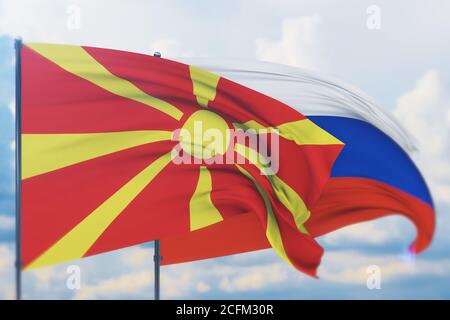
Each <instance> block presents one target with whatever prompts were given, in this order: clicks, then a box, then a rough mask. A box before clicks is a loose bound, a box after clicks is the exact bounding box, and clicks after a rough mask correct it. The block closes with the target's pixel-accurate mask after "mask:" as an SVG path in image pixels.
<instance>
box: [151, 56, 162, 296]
mask: <svg viewBox="0 0 450 320" xmlns="http://www.w3.org/2000/svg"><path fill="white" fill-rule="evenodd" d="M153 56H154V57H157V58H161V53H159V52H158V51H156V52H155V53H154V54H153ZM161 259H162V257H161V255H160V251H159V240H155V243H154V254H153V261H154V264H155V300H159V299H160V280H161V279H160V268H161Z"/></svg>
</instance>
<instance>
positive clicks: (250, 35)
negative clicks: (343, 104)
mask: <svg viewBox="0 0 450 320" xmlns="http://www.w3.org/2000/svg"><path fill="white" fill-rule="evenodd" d="M225 3H226V4H225ZM370 5H377V6H378V8H379V9H380V18H381V20H380V21H381V24H380V26H381V28H380V29H378V30H369V29H368V28H367V25H366V22H367V19H368V17H369V16H368V14H367V12H366V10H367V8H368V7H369V6H370ZM449 9H450V4H449V3H448V1H445V0H442V1H439V0H432V1H427V3H425V2H423V1H400V0H398V1H395V3H393V1H365V0H364V1H360V0H358V1H357V0H349V1H346V2H345V4H344V3H338V2H337V1H332V0H329V1H275V0H259V1H256V0H252V1H250V0H248V1H237V0H235V1H233V0H231V1H227V2H222V3H218V2H212V1H203V0H199V1H151V0H146V1H144V0H134V1H128V2H127V4H126V5H125V4H124V3H123V1H118V0H108V1H103V0H100V1H87V0H86V1H79V0H78V1H75V0H74V1H60V0H42V1H39V2H38V1H32V0H0V88H1V90H0V298H12V297H13V261H14V255H13V252H14V243H13V239H14V230H13V226H14V219H13V215H14V189H13V182H14V180H13V179H14V167H13V159H14V151H13V148H14V145H13V144H12V141H13V138H14V116H13V113H12V107H13V95H14V60H13V54H14V51H13V38H14V36H17V35H20V36H22V37H23V39H24V40H25V41H29V42H32V41H36V42H56V43H71V44H83V45H93V46H99V47H108V48H118V49H124V50H128V51H137V52H143V53H152V52H153V51H155V50H158V51H161V52H162V53H163V55H164V56H165V57H177V56H179V57H209V58H239V59H249V60H255V59H259V60H267V61H272V62H279V63H284V64H288V65H292V66H297V67H302V68H307V69H311V70H315V71H318V72H321V73H325V74H330V75H333V76H335V77H337V78H339V79H341V80H343V81H345V82H347V83H350V84H353V85H355V86H356V87H359V88H361V89H362V90H364V91H365V92H367V93H368V94H370V95H371V96H373V97H374V98H375V99H376V100H377V101H379V102H380V103H381V104H382V105H383V106H384V108H385V109H386V110H388V111H389V112H392V113H393V114H394V115H395V116H397V118H398V120H399V121H400V123H402V124H403V125H404V126H405V127H406V128H407V129H409V131H410V132H411V134H413V135H414V137H415V138H416V140H417V142H418V146H419V152H418V153H416V154H414V155H413V158H414V160H415V162H416V164H417V165H418V166H419V167H420V168H421V170H422V172H423V173H424V175H425V177H426V179H427V182H428V183H429V185H430V188H431V191H432V194H433V197H434V200H435V202H436V207H437V231H436V235H435V239H434V241H433V244H432V246H431V247H430V248H429V249H428V250H427V251H426V252H425V253H424V254H421V255H419V256H417V257H411V256H409V255H407V254H406V249H407V246H408V244H409V243H410V242H411V241H412V239H413V238H414V232H415V230H414V228H413V227H412V225H411V224H410V223H409V222H408V221H406V220H404V219H401V218H396V217H391V218H385V219H382V220H379V221H375V222H371V223H366V224H361V225H357V226H352V227H350V228H347V229H344V230H341V231H338V232H336V233H334V234H331V235H328V236H325V237H323V238H321V239H320V242H321V244H322V245H323V246H324V247H325V249H326V254H325V257H324V261H323V264H322V266H321V268H320V269H319V276H320V279H319V280H315V279H310V278H308V277H306V276H304V275H303V274H300V273H299V272H297V271H295V270H292V269H291V268H290V267H289V266H286V265H284V264H283V263H282V262H281V261H280V260H279V258H278V257H277V256H276V255H275V254H274V253H273V252H272V251H271V250H265V251H261V252H254V253H249V254H245V255H237V256H233V257H225V258H220V259H213V260H207V261H200V262H195V263H189V264H181V265H175V266H170V267H164V268H163V269H162V296H163V298H188V299H197V298H237V299H240V298H255V299H259V298H269V299H270V298H275V299H282V298H286V299H316V298H325V299H333V298H336V299H346V298H356V299H380V298H387V299H395V298H408V299H418V298H425V299H427V298H429V299H430V298H445V299H448V298H450V291H449V289H450V276H449V275H448V271H447V270H449V269H450V251H449V250H448V244H449V243H450V234H449V232H448V230H449V228H450V218H449V211H450V163H449V161H448V159H449V156H450V63H449V62H450V61H449V59H450V58H449V57H450V43H449V42H448V41H447V39H446V37H445V35H448V34H450V20H449V19H448V16H447V13H448V12H449ZM77 10H79V13H80V15H79V20H77V18H75V20H73V17H74V16H73V13H74V12H78V11H77ZM74 21H75V22H74ZM77 21H79V24H77ZM151 256H152V246H151V245H144V246H138V247H133V248H128V249H123V250H119V251H117V252H112V253H107V254H103V255H99V256H95V257H91V258H87V259H83V260H80V261H75V262H71V263H68V264H63V265H59V266H55V267H49V268H43V269H40V270H37V271H32V272H26V273H25V274H24V297H25V298H30V299H33V298H52V299H53V298H55V299H59V298H62V299H72V298H86V299H95V298H100V299H108V298H142V299H146V298H152V293H153V290H152V285H153V282H152V281H153V279H152V278H153V274H152V270H153V269H152V268H153V265H152V258H151ZM71 264H77V265H79V266H80V268H81V271H82V285H81V289H80V290H69V289H67V287H66V280H67V273H66V268H67V266H68V265H71ZM370 265H377V266H379V267H380V270H381V276H382V277H381V289H380V290H368V289H367V286H366V280H367V276H368V274H367V272H366V269H367V267H368V266H370Z"/></svg>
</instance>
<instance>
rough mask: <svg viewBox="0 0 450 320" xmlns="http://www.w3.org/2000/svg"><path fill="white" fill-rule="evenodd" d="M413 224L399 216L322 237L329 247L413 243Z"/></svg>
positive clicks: (351, 226) (365, 223) (363, 223)
mask: <svg viewBox="0 0 450 320" xmlns="http://www.w3.org/2000/svg"><path fill="white" fill-rule="evenodd" d="M413 229H414V226H413V224H412V223H411V222H410V221H408V220H407V219H405V218H404V217H399V216H390V217H386V218H383V219H379V220H373V221H367V222H362V223H358V224H354V225H350V226H348V227H345V228H342V229H339V230H336V231H334V232H332V233H329V234H327V235H325V236H323V237H322V239H323V241H324V242H325V243H326V244H327V246H334V247H342V246H348V245H354V244H358V245H360V244H364V245H374V246H375V245H385V244H392V243H393V242H403V241H412V239H411V238H412V237H413V236H414V235H413V233H414V230H413Z"/></svg>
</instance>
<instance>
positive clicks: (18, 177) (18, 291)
mask: <svg viewBox="0 0 450 320" xmlns="http://www.w3.org/2000/svg"><path fill="white" fill-rule="evenodd" d="M14 46H15V50H16V299H17V300H20V299H21V298H22V274H21V268H22V260H21V256H22V254H21V253H22V252H21V194H22V186H21V180H22V160H21V153H22V140H21V135H20V134H21V98H22V92H21V91H22V90H21V89H22V88H21V51H22V39H15V40H14Z"/></svg>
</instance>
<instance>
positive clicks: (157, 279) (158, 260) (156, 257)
mask: <svg viewBox="0 0 450 320" xmlns="http://www.w3.org/2000/svg"><path fill="white" fill-rule="evenodd" d="M153 261H154V262H155V300H159V297H160V296H159V294H160V290H159V285H160V274H159V271H160V266H161V256H160V254H159V240H155V253H154V255H153Z"/></svg>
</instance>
